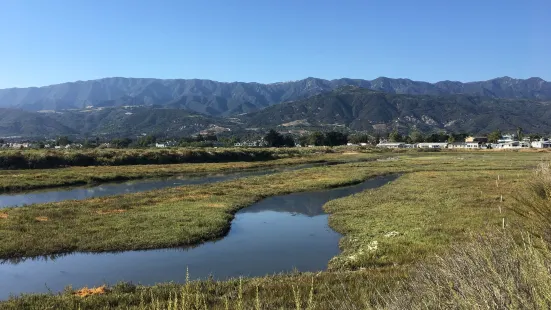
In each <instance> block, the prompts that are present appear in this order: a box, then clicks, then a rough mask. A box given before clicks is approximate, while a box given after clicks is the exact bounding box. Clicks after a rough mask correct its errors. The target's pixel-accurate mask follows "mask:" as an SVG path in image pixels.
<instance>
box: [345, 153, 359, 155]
mask: <svg viewBox="0 0 551 310" xmlns="http://www.w3.org/2000/svg"><path fill="white" fill-rule="evenodd" d="M356 154H360V153H359V152H344V153H342V155H356Z"/></svg>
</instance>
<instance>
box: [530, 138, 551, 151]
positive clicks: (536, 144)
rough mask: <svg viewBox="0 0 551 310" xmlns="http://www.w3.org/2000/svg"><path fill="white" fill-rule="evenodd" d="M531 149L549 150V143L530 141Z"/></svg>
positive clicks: (550, 144)
mask: <svg viewBox="0 0 551 310" xmlns="http://www.w3.org/2000/svg"><path fill="white" fill-rule="evenodd" d="M531 144H532V147H533V148H537V149H547V148H551V141H546V140H543V139H541V140H539V141H532V143H531Z"/></svg>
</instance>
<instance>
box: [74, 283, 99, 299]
mask: <svg viewBox="0 0 551 310" xmlns="http://www.w3.org/2000/svg"><path fill="white" fill-rule="evenodd" d="M105 293H107V287H106V286H105V285H102V286H100V287H92V288H87V287H83V288H81V289H80V290H78V291H76V292H74V293H73V294H74V295H76V296H79V297H86V296H91V295H103V294H105Z"/></svg>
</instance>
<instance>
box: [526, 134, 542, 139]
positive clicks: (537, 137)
mask: <svg viewBox="0 0 551 310" xmlns="http://www.w3.org/2000/svg"><path fill="white" fill-rule="evenodd" d="M529 137H530V141H538V140H540V139H541V138H542V135H540V134H537V133H533V134H531V135H530V136H529Z"/></svg>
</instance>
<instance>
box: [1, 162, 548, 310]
mask: <svg viewBox="0 0 551 310" xmlns="http://www.w3.org/2000/svg"><path fill="white" fill-rule="evenodd" d="M549 159H550V158H549V154H548V153H534V152H526V153H523V152H519V153H515V152H474V153H467V152H442V153H422V154H421V153H420V154H410V153H406V154H401V153H398V154H394V155H392V156H389V157H387V158H386V159H385V160H379V161H373V162H359V163H349V164H343V165H336V166H330V167H320V168H310V169H303V170H299V171H292V172H285V173H280V174H275V175H270V176H263V177H256V178H247V179H242V180H237V181H231V182H224V183H219V184H217V185H209V186H189V187H182V188H177V189H170V190H162V191H156V192H150V193H140V194H133V195H125V196H119V197H116V198H105V199H91V200H87V201H84V202H82V203H78V204H75V203H74V202H65V203H63V202H62V203H56V204H47V205H35V206H32V207H24V208H14V209H8V210H6V212H5V214H6V216H4V217H5V218H3V219H0V236H2V237H0V241H1V243H0V247H1V250H0V253H1V255H2V256H3V257H13V256H22V255H35V254H45V253H55V252H64V251H72V250H87V251H101V250H110V249H129V248H151V247H160V246H162V247H164V246H171V245H175V244H182V243H184V244H185V243H187V242H189V243H194V242H200V241H204V240H207V239H210V238H214V237H217V236H220V235H221V234H223V233H224V232H225V230H227V228H228V227H229V226H228V225H229V221H230V220H231V218H232V215H231V214H232V212H234V211H235V210H237V209H238V208H241V207H243V206H246V205H248V204H250V203H252V202H253V201H255V200H258V199H261V198H262V197H266V196H269V195H277V194H281V193H286V192H293V191H303V190H310V189H315V188H324V187H331V186H338V185H340V184H347V183H353V182H358V181H360V180H363V179H365V178H368V177H371V176H374V175H380V174H386V173H396V172H400V173H402V174H403V175H402V176H401V177H400V178H399V179H397V180H396V181H394V182H392V183H391V184H388V185H385V186H383V187H381V188H379V189H375V190H368V191H365V192H362V193H359V194H356V195H353V196H350V197H345V198H341V199H338V200H334V201H331V202H329V203H328V204H326V205H325V209H326V210H327V211H328V212H329V213H330V214H331V215H330V225H331V226H332V227H333V228H334V229H335V230H337V231H339V232H341V233H343V234H344V235H345V237H344V238H343V239H342V240H341V248H342V253H341V254H340V255H338V256H337V257H335V258H333V259H332V260H331V261H330V262H329V270H328V271H327V272H321V273H317V274H308V273H305V274H301V273H298V274H290V275H280V276H270V277H262V278H253V279H244V280H243V281H239V280H238V279H236V280H232V281H224V282H216V281H195V282H192V283H189V284H188V285H178V284H160V285H157V286H152V287H143V286H134V285H129V284H121V285H118V286H115V287H112V288H108V290H107V291H106V293H103V294H99V295H96V296H89V297H86V298H81V297H77V296H74V294H73V293H74V291H72V290H68V291H67V292H65V293H64V294H62V295H25V296H23V297H21V298H14V299H11V300H9V301H8V302H5V303H1V304H0V308H5V309H24V308H29V309H30V308H33V307H36V306H38V305H40V306H42V307H44V308H51V309H54V308H55V309H78V308H80V309H97V308H105V309H112V308H120V309H176V306H177V309H211V308H212V309H307V308H310V309H314V308H315V309H369V308H390V309H425V308H429V309H439V308H456V309H473V308H485V309H516V308H520V307H521V306H525V308H529V309H545V308H546V305H547V306H549V305H550V304H549V301H550V300H551V297H550V296H551V285H550V283H551V281H550V280H549V279H550V276H549V271H548V270H549V268H548V267H550V266H551V264H550V263H549V261H550V260H549V258H550V257H551V255H549V253H548V251H547V250H546V246H545V244H543V243H542V244H539V243H538V244H536V243H537V242H532V241H529V242H527V241H526V240H527V239H526V238H528V237H527V236H529V235H528V233H531V234H535V235H536V236H538V235H541V236H546V234H545V232H546V229H549V228H550V227H551V225H550V223H551V221H545V220H543V221H541V218H542V217H543V218H547V217H548V216H547V215H550V216H549V218H551V212H549V213H547V215H546V213H543V212H544V211H545V210H548V209H551V208H550V207H551V204H550V201H551V194H550V193H551V191H549V190H548V189H549V188H550V184H551V183H550V184H548V183H545V182H549V181H545V178H543V179H541V178H540V177H537V174H535V173H534V169H535V168H536V167H537V166H538V164H540V163H541V162H542V161H549ZM540 175H541V173H540ZM538 182H539V183H538ZM541 184H544V185H541ZM546 184H547V185H546ZM546 186H547V187H546ZM230 188H231V189H232V190H231V191H230V190H229V189H230ZM546 190H548V191H546ZM153 206H155V208H153ZM534 206H539V208H536V207H534ZM526 208H527V209H526ZM113 210H124V212H122V211H121V212H120V213H113V212H111V211H113ZM534 210H539V211H538V212H539V213H538V212H535V211H534ZM542 210H543V211H542ZM110 212H111V213H110ZM542 214H543V216H542ZM40 217H45V218H47V221H39V220H37V219H38V218H40ZM173 218H178V219H180V220H188V222H187V225H186V227H185V228H184V227H180V226H178V225H177V223H175V222H172V220H173ZM538 219H539V220H540V221H538ZM157 223H159V225H157ZM131 224H132V225H133V226H132V225H131ZM536 224H537V225H536ZM169 227H170V228H169ZM193 227H195V228H196V229H193ZM22 232H24V233H22ZM117 232H119V233H117ZM120 232H123V233H120ZM133 235H135V236H136V237H135V238H133V237H129V236H133ZM42 236H48V237H47V238H46V237H42ZM92 236H93V237H92ZM480 236H488V237H480ZM530 240H532V239H530ZM542 242H543V241H542ZM523 244H524V245H523ZM470 264H472V266H476V267H469V266H471V265H470ZM470 268H472V269H470ZM191 272H193V271H192V270H191ZM477 283H478V284H477ZM527 287H528V288H527ZM492 290H493V291H492ZM421 291H422V292H423V294H420V292H421ZM184 302H185V304H183V303H184ZM456 305H457V306H456ZM547 308H548V307H547Z"/></svg>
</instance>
